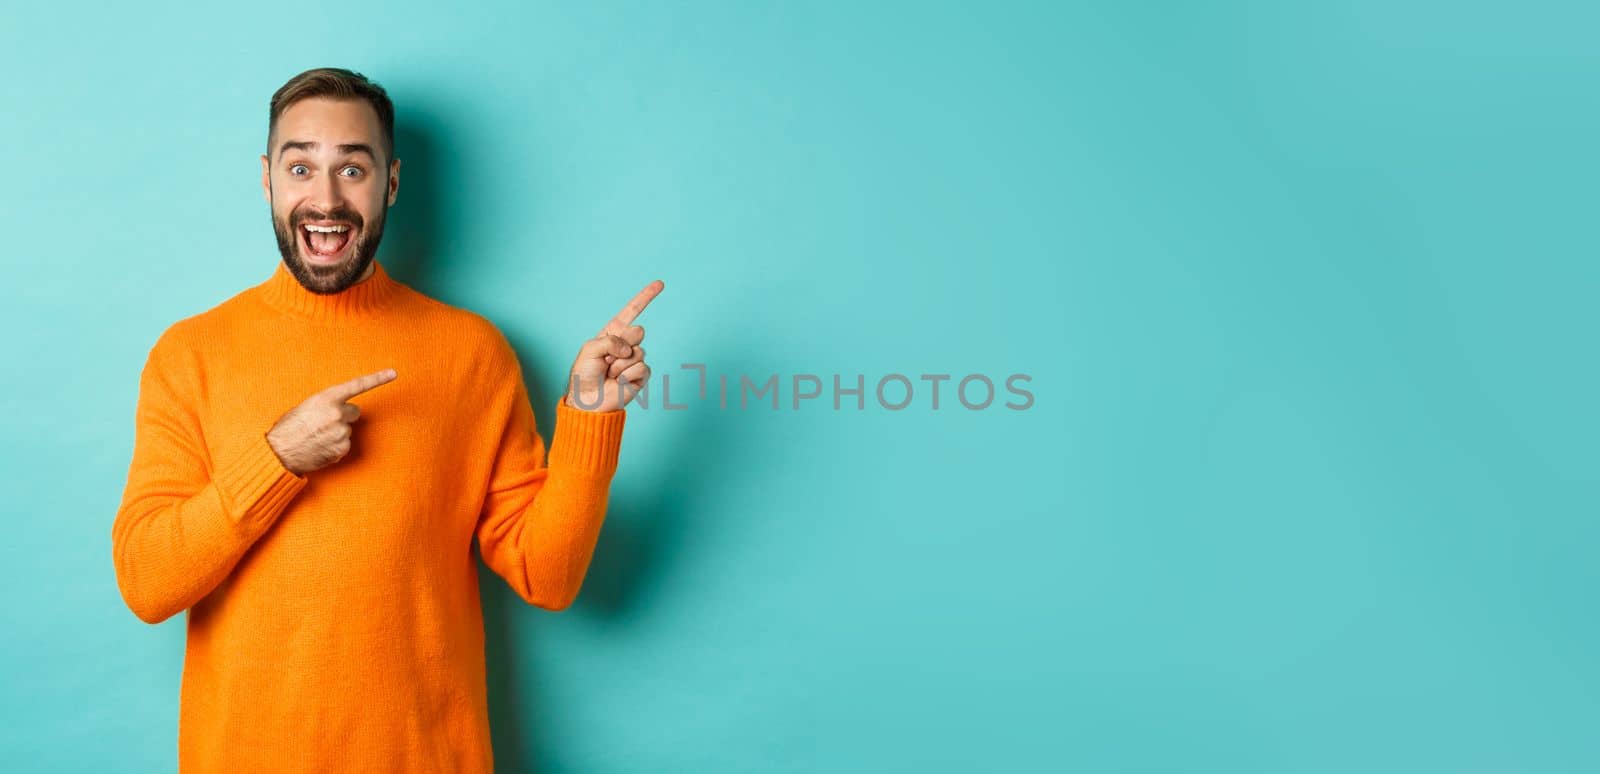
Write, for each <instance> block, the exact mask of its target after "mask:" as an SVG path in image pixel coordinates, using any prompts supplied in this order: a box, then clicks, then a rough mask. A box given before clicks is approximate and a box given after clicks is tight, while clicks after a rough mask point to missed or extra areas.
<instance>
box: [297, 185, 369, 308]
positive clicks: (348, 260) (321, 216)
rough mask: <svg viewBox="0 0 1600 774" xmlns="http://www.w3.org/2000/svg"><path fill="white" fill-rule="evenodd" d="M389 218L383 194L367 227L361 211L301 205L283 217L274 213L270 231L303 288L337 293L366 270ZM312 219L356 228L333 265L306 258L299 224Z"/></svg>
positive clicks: (315, 291) (351, 283) (354, 281)
mask: <svg viewBox="0 0 1600 774" xmlns="http://www.w3.org/2000/svg"><path fill="white" fill-rule="evenodd" d="M388 219H389V202H388V200H387V198H385V200H384V202H383V210H382V212H381V213H380V214H379V215H378V219H377V220H376V221H373V223H372V224H371V227H370V228H369V227H368V224H367V223H366V222H365V221H364V220H363V219H362V217H361V214H360V213H358V212H356V211H355V210H352V209H349V208H346V207H335V208H334V209H332V210H329V211H327V212H319V211H317V210H314V209H309V208H302V209H301V210H300V211H298V212H292V213H289V214H288V215H287V216H285V217H284V218H282V219H280V218H278V217H277V215H275V214H274V215H273V216H272V232H273V234H274V235H275V236H276V237H277V239H278V252H279V253H280V254H281V255H282V256H283V263H284V265H285V266H287V267H288V269H289V272H290V273H291V274H293V275H294V278H295V279H296V280H299V281H300V284H301V285H302V286H304V287H305V289H306V290H309V291H311V292H313V293H318V294H329V293H338V292H339V291H341V290H344V289H345V288H348V287H350V286H351V285H354V284H356V281H357V280H358V279H360V278H361V276H362V275H363V274H365V273H366V271H367V266H368V265H369V264H371V263H372V260H373V258H374V257H376V256H377V254H378V243H380V242H382V241H383V226H384V222H385V221H387V220H388ZM313 220H337V221H342V222H344V223H348V224H350V228H351V230H352V231H354V232H355V236H352V237H350V238H351V239H353V240H354V243H352V244H350V245H348V246H346V248H345V249H346V250H347V251H348V252H349V255H347V256H346V257H345V259H344V261H343V262H341V263H339V264H338V265H336V266H320V265H314V264H312V263H310V262H309V261H307V260H306V257H305V251H306V245H305V239H304V238H303V237H302V236H301V232H303V231H304V230H305V229H303V228H301V224H302V223H305V222H306V221H313Z"/></svg>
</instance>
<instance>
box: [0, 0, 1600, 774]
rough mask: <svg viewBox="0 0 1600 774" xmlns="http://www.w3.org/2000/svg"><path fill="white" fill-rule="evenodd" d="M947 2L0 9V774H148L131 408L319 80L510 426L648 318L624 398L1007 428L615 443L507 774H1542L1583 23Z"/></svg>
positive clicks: (396, 247) (167, 750) (497, 653)
mask: <svg viewBox="0 0 1600 774" xmlns="http://www.w3.org/2000/svg"><path fill="white" fill-rule="evenodd" d="M979 5H980V4H977V3H969V4H960V5H955V4H938V5H935V4H927V3H909V2H907V3H898V4H889V3H861V4H854V3H852V4H846V3H830V4H826V5H805V6H801V5H793V6H787V7H786V6H776V5H766V4H762V5H759V6H758V5H757V4H753V3H720V4H706V3H700V4H695V5H693V6H689V7H682V8H665V7H659V6H655V5H644V4H637V5H635V4H627V5H622V4H612V3H606V4H578V3H572V4H561V5H556V4H543V3H541V4H529V3H525V2H517V3H512V2H504V3H499V4H495V5H490V4H475V5H469V6H465V7H457V6H455V5H452V4H438V3H432V4H430V3H416V2H408V3H382V4H379V3H362V2H350V3H341V4H339V5H337V6H329V7H327V8H325V9H311V8H309V7H307V8H303V9H302V8H296V7H291V6H271V5H261V4H252V5H245V6H239V7H234V8H227V9H224V8H220V7H218V6H213V5H208V4H195V3H181V4H176V3H175V4H170V5H165V4H149V3H145V4H141V5H140V6H139V7H137V8H129V7H120V8H110V7H106V6H102V5H99V4H93V5H91V4H81V5H80V4H75V3H68V2H48V3H21V2H9V3H7V4H6V6H5V10H4V23H0V67H3V69H4V71H5V72H6V73H7V75H6V77H5V78H4V79H3V81H0V105H3V112H4V114H5V116H6V117H5V118H4V119H3V120H0V169H3V170H4V173H5V175H4V184H3V185H0V225H3V226H4V239H5V246H4V247H3V248H0V256H3V259H4V266H3V268H4V273H5V280H4V282H3V286H4V290H3V291H0V292H3V293H4V297H3V298H4V302H3V305H0V326H3V328H4V330H5V331H6V333H7V335H5V336H4V337H0V339H3V343H0V348H3V349H0V357H3V362H5V363H6V378H5V380H4V387H3V393H0V395H3V400H4V411H0V432H3V433H4V438H5V443H4V444H0V470H3V471H4V472H3V474H0V475H3V477H4V478H3V480H4V482H5V484H4V485H5V497H4V500H5V505H4V507H3V509H0V510H3V512H4V514H5V516H4V526H5V539H4V540H0V568H3V570H0V572H3V573H4V575H3V576H0V582H3V583H4V595H3V598H4V605H5V609H4V616H5V621H6V624H5V628H4V633H3V635H0V659H3V663H4V668H5V671H6V674H7V679H6V681H5V683H6V689H5V691H4V694H3V699H0V702H3V703H0V750H3V751H4V752H3V753H0V755H3V756H4V759H3V760H0V767H3V768H5V769H7V770H11V771H30V772H31V771H50V772H55V771H63V772H65V771H91V770H94V771H121V772H160V771H171V770H172V768H173V767H174V765H175V761H176V734H177V728H176V725H177V699H178V687H179V674H180V670H181V667H182V655H183V650H182V649H183V638H184V630H183V622H182V619H181V618H177V619H173V620H170V621H168V622H166V623H164V624H161V625H159V626H155V627H151V626H149V625H146V624H143V623H141V622H140V621H138V620H137V619H136V618H135V617H134V616H133V614H132V613H131V612H129V611H128V610H127V609H126V608H125V607H124V606H123V603H122V601H121V599H120V597H119V595H118V591H117V587H116V583H115V577H114V573H113V569H112V563H111V554H110V530H111V523H112V519H113V516H114V515H115V509H116V507H117V505H118V501H119V498H120V495H121V491H122V486H123V484H124V482H125V478H126V474H127V467H128V463H129V460H130V458H131V451H132V439H133V409H134V402H135V399H136V396H137V386H138V374H139V369H140V367H141V364H142V363H143V360H144V357H145V354H146V353H147V351H148V349H149V347H150V345H151V344H152V343H153V342H154V341H155V338H156V337H157V335H159V333H160V332H161V331H162V330H163V329H164V328H165V327H166V326H167V325H169V324H171V323H172V322H173V321H175V320H177V319H179V318H181V317H184V316H187V315H189V314H193V313H195V312H198V311H201V310H203V309H206V308H208V307H210V306H211V305H213V304H215V303H217V302H219V301H221V300H222V299H224V298H226V297H228V296H230V295H232V294H233V293H236V292H238V291H239V290H241V289H243V288H245V287H247V286H249V285H252V284H255V283H257V282H260V281H261V280H263V279H265V277H266V276H267V275H268V273H269V272H270V271H271V270H272V268H273V266H274V264H275V262H277V261H278V255H277V251H276V247H275V245H274V243H273V240H272V237H271V233H270V231H269V225H268V220H267V207H266V204H265V202H264V201H263V200H262V198H261V194H260V189H259V176H260V171H259V170H260V168H259V162H258V158H257V157H258V155H259V154H260V152H261V149H262V146H263V145H264V143H265V133H266V118H267V101H268V98H269V97H270V95H271V93H272V91H273V90H274V89H276V88H277V87H278V86H279V85H280V84H281V83H282V82H283V81H284V80H286V79H287V78H289V77H290V76H292V75H293V74H295V73H297V72H299V71H300V70H302V69H305V68H308V67H313V66H319V65H325V64H331V65H338V66H346V67H351V68H353V69H356V70H359V71H361V72H363V73H365V74H367V75H369V76H371V77H373V78H374V79H376V80H378V81H379V82H381V83H382V84H383V85H385V86H386V87H387V88H388V89H389V90H390V92H391V95H392V96H393V97H394V99H395V101H396V103H397V109H398V112H399V120H400V127H399V149H398V153H399V155H400V156H401V158H402V159H403V163H404V166H403V168H402V177H401V189H400V196H399V200H398V203H397V204H396V206H395V209H394V210H393V211H392V212H391V214H390V217H391V225H390V228H389V231H388V233H387V236H386V239H385V242H384V245H383V253H382V257H383V260H384V261H385V262H386V265H388V266H390V267H391V269H392V270H393V271H394V273H395V274H396V275H397V276H399V277H400V278H401V279H403V280H405V281H407V282H409V283H411V284H413V285H415V286H417V287H418V288H419V289H422V290H423V291H425V292H427V293H429V294H431V295H434V296H436V297H438V298H441V299H443V300H445V301H448V302H450V303H454V304H457V305H462V306H466V307H469V308H472V309H474V310H476V311H479V312H480V313H482V314H485V315H486V316H488V317H490V319H492V320H494V321H495V322H496V323H497V324H498V325H500V327H501V328H502V330H504V331H505V332H506V334H507V335H508V336H509V337H510V338H511V339H512V341H513V342H514V344H515V345H516V346H517V349H518V351H519V353H520V355H521V357H522V359H523V362H524V364H525V367H526V369H527V370H528V371H529V376H530V386H531V388H532V389H533V391H534V393H535V398H536V400H537V403H536V408H537V409H538V413H539V418H540V421H541V426H542V427H544V428H546V429H548V428H549V424H548V423H550V422H552V421H553V417H552V412H553V404H554V400H555V396H556V395H557V392H556V391H557V390H558V389H560V387H561V381H562V376H563V374H564V372H565V369H566V367H567V366H568V365H569V364H570V362H571V358H572V356H573V354H574V353H575V352H576V350H577V347H578V345H579V343H581V341H582V340H583V339H584V338H585V337H587V336H589V335H592V333H593V330H594V329H596V328H598V327H599V325H600V324H601V323H603V322H604V321H605V320H606V319H607V318H608V317H609V316H610V315H611V314H612V313H613V312H614V311H616V309H617V308H618V307H619V306H620V305H621V304H622V302H623V301H625V300H626V299H627V298H628V297H629V295H630V294H631V293H633V292H634V291H635V290H637V289H638V288H639V287H640V286H642V285H643V284H644V283H645V282H646V281H648V280H650V279H653V278H656V277H660V278H663V279H665V280H666V283H667V287H666V290H665V292H664V293H663V294H662V295H661V297H660V298H659V299H657V301H656V303H655V304H654V305H652V306H651V308H650V309H649V310H648V311H647V312H646V313H645V315H644V317H642V318H641V320H640V322H641V323H643V324H645V325H646V326H647V328H648V329H649V331H650V334H649V339H648V341H647V349H648V350H649V355H650V360H651V362H652V364H654V366H655V368H656V373H657V374H658V377H657V378H658V379H659V375H660V374H665V373H673V372H675V371H676V369H677V366H678V365H679V364H682V363H695V362H699V363H705V364H706V365H707V367H708V368H709V369H710V371H711V373H712V374H713V376H715V375H717V374H728V375H732V378H734V379H737V375H739V374H749V375H751V376H752V377H757V378H765V377H766V376H767V375H769V374H773V373H776V374H779V375H780V376H781V378H783V379H787V378H789V377H790V376H791V375H793V374H797V373H813V374H819V375H821V376H822V377H823V378H824V379H825V380H826V379H830V378H831V375H833V374H840V375H842V378H843V379H845V380H846V382H847V384H848V383H849V382H850V381H852V380H853V379H854V377H855V375H856V374H863V375H864V376H865V379H866V380H867V384H868V388H869V390H870V389H871V386H872V385H873V384H874V383H875V382H876V380H877V379H878V378H880V377H882V376H884V375H886V374H890V373H903V374H908V375H911V376H912V378H913V379H915V377H916V375H918V374H921V373H950V374H953V375H955V376H956V378H960V376H963V375H966V374H969V373H981V374H985V375H989V376H991V377H992V378H994V379H995V380H996V382H997V383H999V382H1001V381H1002V380H1003V379H1004V377H1005V376H1007V375H1009V374H1012V373H1026V374H1029V375H1031V377H1032V382H1031V384H1030V385H1029V388H1030V389H1031V390H1032V392H1033V393H1034V396H1035V403H1034V405H1033V406H1032V407H1031V408H1030V409H1028V410H1025V411H1012V410H1006V409H1004V408H1001V407H1000V405H999V404H1000V403H1001V402H1003V400H1004V399H1005V398H1006V396H1005V395H1004V394H1002V396H1001V397H1000V399H997V402H996V405H995V406H993V407H991V408H989V409H987V410H984V411H969V410H966V409H963V408H961V407H960V405H959V404H957V403H955V402H954V401H953V400H952V399H951V394H950V393H949V392H948V391H946V392H944V393H943V394H942V395H941V408H940V409H939V410H937V411H934V410H931V408H930V406H929V403H928V400H927V395H926V393H924V392H919V393H918V394H917V396H916V400H915V402H914V403H913V405H912V406H911V407H910V408H908V409H906V410H903V411H898V412H891V411H886V410H884V409H882V408H881V407H880V406H878V405H877V403H876V400H875V399H874V398H873V397H872V395H871V393H870V392H869V394H868V396H867V401H868V403H867V408H866V409H865V410H861V411H856V410H852V409H849V408H847V409H846V410H843V411H837V412H836V411H833V410H832V406H831V397H832V396H831V383H830V384H829V392H825V394H824V398H823V399H822V400H818V401H812V402H810V403H809V404H807V405H806V406H805V407H803V408H802V409H800V410H792V409H789V408H787V407H786V408H785V409H783V410H780V411H773V410H771V409H770V408H765V409H751V410H746V411H738V410H736V409H731V408H730V409H729V410H722V409H720V408H719V407H718V406H717V405H716V402H715V401H714V400H708V401H693V402H691V406H690V408H688V409H685V410H682V411H670V412H669V411H662V410H659V407H652V408H651V409H650V410H640V409H637V408H633V409H630V411H633V412H634V415H633V416H631V417H630V418H629V424H628V431H627V436H626V440H625V444H624V448H623V452H622V463H621V470H620V472H619V475H618V478H617V480H616V482H615V487H614V490H613V507H612V510H611V512H610V515H609V517H608V521H607V524H606V528H605V533H604V535H603V537H602V541H601V545H600V549H599V553H598V554H597V558H596V560H595V564H594V566H593V569H592V571H591V574H590V576H589V579H588V582H587V584H586V585H585V588H584V591H583V594H582V596H581V597H580V598H579V600H578V603H577V604H576V605H575V606H574V607H573V608H572V609H571V610H569V611H566V612H563V613H560V614H550V613H547V612H544V611H540V610H538V609H536V608H532V607H529V606H527V605H524V604H522V603H521V602H520V600H518V599H517V598H516V597H515V596H514V595H513V594H512V593H511V592H510V590H509V588H508V587H506V586H505V584H504V582H503V581H500V580H499V579H498V578H497V577H496V576H493V575H492V574H490V573H489V572H488V571H487V570H484V571H483V573H482V578H483V580H484V581H485V584H484V586H485V591H484V603H485V605H486V609H487V611H488V633H489V638H490V648H489V659H490V664H491V669H492V672H493V675H492V681H491V682H492V685H491V696H492V701H493V705H494V734H495V740H496V748H497V758H498V761H499V766H500V768H501V770H503V771H585V772H587V771H618V772H621V771H628V772H635V771H636V772H662V771H693V772H702V771H841V772H842V771H863V772H878V771H918V772H926V771H980V770H981V771H1044V770H1058V771H1135V772H1158V771H1159V772H1171V771H1185V772H1230V773H1237V772H1339V773H1341V774H1343V773H1346V772H1352V771H1362V772H1418V771H1449V772H1480V771H1481V772H1507V771H1521V772H1533V771H1538V772H1570V771H1577V770H1582V769H1586V768H1589V767H1592V766H1593V765H1594V761H1595V760H1596V758H1597V756H1600V735H1597V734H1596V727H1597V722H1600V666H1597V663H1596V654H1597V653H1600V625H1597V617H1596V615H1595V608H1594V604H1593V598H1594V591H1595V588H1596V587H1597V585H1600V569H1597V567H1600V565H1597V563H1596V554H1597V551H1596V547H1597V538H1600V527H1597V525H1596V518H1595V517H1596V515H1597V513H1600V510H1597V508H1596V497H1595V491H1596V484H1597V475H1596V468H1597V466H1596V455H1595V437H1596V429H1597V428H1596V413H1595V401H1594V399H1595V395H1596V387H1597V380H1600V370H1597V368H1596V365H1595V355H1594V348H1593V343H1592V342H1593V334H1594V332H1595V330H1596V326H1595V323H1596V319H1595V294H1596V290H1597V285H1596V280H1597V279H1600V272H1597V270H1596V265H1595V262H1594V258H1593V247H1592V245H1593V242H1594V238H1593V232H1594V223H1595V217H1594V211H1595V204H1594V199H1595V197H1594V191H1595V180H1596V179H1597V174H1596V173H1597V171H1600V170H1597V164H1596V158H1595V152H1594V149H1595V148H1596V147H1597V146H1596V138H1597V137H1600V107H1597V106H1600V98H1597V96H1596V95H1597V89H1596V81H1597V76H1600V54H1597V53H1596V48H1595V45H1594V35H1593V31H1594V29H1595V28H1596V26H1595V25H1596V23H1597V22H1600V12H1597V11H1596V9H1595V7H1594V6H1593V5H1591V4H1581V3H1518V4H1515V5H1513V4H1510V3H1502V4H1497V5H1495V4H1468V5H1466V6H1463V5H1462V4H1456V3H1445V2H1431V3H1421V2H1402V3H1396V2H1393V1H1392V0H1384V1H1383V2H1378V1H1377V0H1372V1H1370V2H1354V3H1348V2H1347V3H1331V4H1330V3H1315V4H1313V3H1299V4H1285V3H1273V2H1254V3H1247V2H1218V3H1210V4H1204V5H1202V4H1179V3H1150V2H1138V3H1112V2H1102V3H1098V4H1094V5H1088V4H1074V5H1068V4H1043V3H1041V4H1032V5H1023V4H1005V5H995V4H982V6H983V7H982V8H979V7H978V6H979ZM683 373H684V377H685V378H686V377H687V375H688V372H683ZM687 383H688V382H687V381H685V382H684V384H687ZM678 386H679V385H678V384H676V383H675V384H674V400H678V399H679V398H680V397H681V396H684V395H686V392H687V391H685V392H684V393H680V392H678ZM918 386H919V388H920V387H925V386H926V385H925V383H922V382H918ZM949 387H950V385H949V384H948V383H947V384H946V385H945V389H946V390H948V388H949ZM897 394H898V392H895V393H891V395H897ZM784 397H785V400H787V397H788V393H787V388H786V391H785V393H784ZM848 405H849V404H847V406H848Z"/></svg>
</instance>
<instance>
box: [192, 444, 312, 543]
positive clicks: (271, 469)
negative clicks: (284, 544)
mask: <svg viewBox="0 0 1600 774" xmlns="http://www.w3.org/2000/svg"><path fill="white" fill-rule="evenodd" d="M213 483H215V484H216V486H217V491H218V492H219V493H221V495H222V506H223V508H224V509H225V510H226V512H227V514H228V518H230V519H232V520H233V521H234V523H236V524H239V525H242V526H250V527H254V526H260V525H265V524H271V523H272V520H273V519H275V518H277V516H278V514H279V513H282V512H283V509H284V507H285V506H287V505H288V504H289V501H290V500H292V499H294V496H295V495H296V494H298V493H299V492H300V490H301V489H304V488H305V487H306V484H308V483H310V479H308V478H306V477H304V476H297V475H295V474H294V473H293V472H292V471H290V470H289V469H288V468H285V467H284V466H283V462H282V461H281V460H279V459H278V455H277V453H275V452H273V451H272V445H271V444H269V443H267V437H266V435H265V434H262V435H260V436H258V437H256V438H255V439H254V440H252V441H251V442H250V443H247V444H244V446H243V447H241V448H240V450H239V451H238V452H236V453H235V454H234V456H233V458H232V459H229V460H225V461H223V462H222V463H220V464H218V465H217V470H216V474H215V476H214V480H213Z"/></svg>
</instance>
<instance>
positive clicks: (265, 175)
mask: <svg viewBox="0 0 1600 774" xmlns="http://www.w3.org/2000/svg"><path fill="white" fill-rule="evenodd" d="M270 170H271V167H270V166H269V163H268V161H267V156H266V154H264V153H263V154H262V155H261V198H263V199H266V200H267V204H268V205H271V204H272V178H271V177H270V176H269V174H270Z"/></svg>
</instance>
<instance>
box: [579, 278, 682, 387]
mask: <svg viewBox="0 0 1600 774" xmlns="http://www.w3.org/2000/svg"><path fill="white" fill-rule="evenodd" d="M665 287H666V283H664V282H662V281H661V280H656V281H655V282H652V283H650V284H648V285H645V286H644V290H641V291H639V293H638V295H636V296H634V297H633V300H632V301H629V302H628V304H627V306H624V307H622V311H620V312H617V315H616V316H615V317H612V318H611V321H610V322H607V323H606V324H605V327H603V328H601V329H600V332H599V333H598V334H595V337H594V338H592V339H589V340H588V341H586V342H584V344H583V347H582V348H581V349H579V350H578V358H577V360H575V361H573V363H572V375H571V377H570V378H568V380H567V396H566V397H565V398H563V399H562V400H564V401H566V404H567V405H568V406H571V407H573V408H577V409H583V410H584V411H616V410H618V409H621V408H622V407H623V406H626V405H628V401H631V400H633V398H634V396H635V395H637V394H639V391H640V390H642V389H644V385H645V382H647V381H649V380H650V366H648V365H645V362H644V347H641V346H639V343H640V342H642V341H644V327H643V326H640V325H634V324H633V320H634V318H636V317H638V316H639V313H640V312H643V311H644V308H645V307H646V306H649V304H650V301H651V299H653V298H655V297H656V295H657V294H659V293H660V292H661V290H662V288H665Z"/></svg>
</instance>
